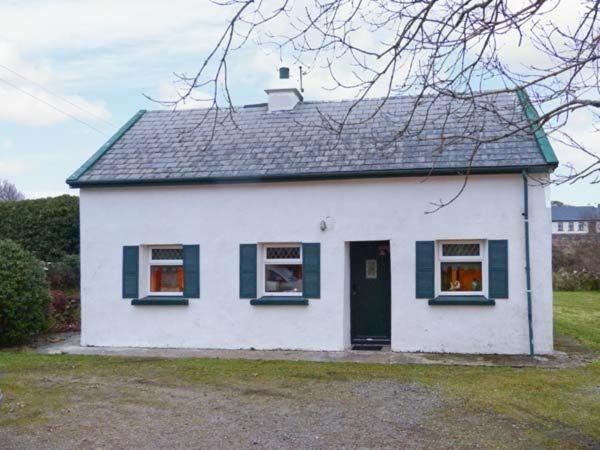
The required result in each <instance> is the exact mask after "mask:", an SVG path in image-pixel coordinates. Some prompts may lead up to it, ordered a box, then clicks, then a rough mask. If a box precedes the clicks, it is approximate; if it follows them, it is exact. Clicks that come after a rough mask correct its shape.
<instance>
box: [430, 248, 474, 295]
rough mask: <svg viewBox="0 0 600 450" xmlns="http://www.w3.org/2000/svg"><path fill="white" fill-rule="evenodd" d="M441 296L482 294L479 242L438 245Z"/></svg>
mask: <svg viewBox="0 0 600 450" xmlns="http://www.w3.org/2000/svg"><path fill="white" fill-rule="evenodd" d="M438 254H439V264H440V278H439V280H440V281H439V282H440V291H441V293H442V294H453V293H461V294H464V293H465V292H467V293H477V294H481V293H482V292H483V283H484V280H483V273H484V271H483V262H484V257H483V246H482V243H481V242H461V243H449V242H441V243H440V244H439V250H438Z"/></svg>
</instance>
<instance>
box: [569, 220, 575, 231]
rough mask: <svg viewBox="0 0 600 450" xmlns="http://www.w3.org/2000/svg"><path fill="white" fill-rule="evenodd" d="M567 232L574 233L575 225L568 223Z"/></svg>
mask: <svg viewBox="0 0 600 450" xmlns="http://www.w3.org/2000/svg"><path fill="white" fill-rule="evenodd" d="M569 231H575V223H574V222H569Z"/></svg>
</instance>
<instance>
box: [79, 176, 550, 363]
mask: <svg viewBox="0 0 600 450" xmlns="http://www.w3.org/2000/svg"><path fill="white" fill-rule="evenodd" d="M462 181H463V179H462V178H460V177H431V178H429V179H427V180H426V181H425V182H423V179H421V178H394V179H377V180H352V181H323V182H312V181H311V182H300V183H262V184H238V185H220V186H186V187H183V186H182V187H144V188H94V189H92V188H86V189H82V190H81V258H82V259H81V264H82V343H83V344H84V345H97V346H142V347H197V348H250V347H254V348H257V349H267V348H286V349H310V350H343V349H345V348H348V347H349V346H350V332H349V310H350V305H349V289H348V284H349V274H348V254H349V252H348V242H350V241H364V240H390V249H391V275H392V349H393V350H397V351H442V352H462V353H526V352H527V351H528V335H527V304H526V292H525V270H524V266H525V260H524V250H525V247H524V231H523V217H522V205H523V186H522V179H521V177H520V176H517V175H488V176H473V177H471V178H470V180H469V183H468V185H467V189H466V190H465V192H464V193H463V194H462V195H461V196H460V197H459V198H458V200H457V201H456V202H454V203H453V204H452V205H450V206H448V207H446V208H443V209H442V210H440V211H438V212H437V213H435V214H425V211H427V210H429V209H430V208H431V205H430V203H431V202H435V201H437V200H438V199H440V198H445V199H447V198H449V197H451V196H452V195H453V194H454V193H455V192H456V191H457V189H459V188H460V185H461V184H462ZM530 209H531V210H530V223H531V252H532V253H531V255H532V282H533V303H534V325H535V344H536V352H540V353H543V352H549V351H551V350H552V290H551V223H550V210H549V208H548V207H547V205H546V199H545V195H544V190H543V188H540V187H536V186H532V187H530ZM323 219H326V220H327V223H328V229H327V230H326V231H324V232H323V231H321V230H320V227H319V223H320V221H321V220H323ZM442 239H508V241H509V294H510V298H509V299H498V300H497V301H496V305H495V306H429V305H428V303H427V300H426V299H416V298H415V241H417V240H442ZM260 242H320V243H321V298H320V299H311V300H310V304H309V305H308V306H251V305H250V304H249V301H248V300H241V299H240V298H239V274H238V268H239V244H240V243H260ZM148 244H200V246H201V262H200V273H201V298H200V299H199V300H190V304H189V305H188V306H132V305H131V303H130V301H129V300H124V299H122V298H121V270H122V261H121V257H122V246H123V245H148ZM142 288H143V286H142ZM140 294H143V290H142V291H141V292H140Z"/></svg>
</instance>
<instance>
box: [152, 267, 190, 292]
mask: <svg viewBox="0 0 600 450" xmlns="http://www.w3.org/2000/svg"><path fill="white" fill-rule="evenodd" d="M150 291H151V292H183V266H151V267H150Z"/></svg>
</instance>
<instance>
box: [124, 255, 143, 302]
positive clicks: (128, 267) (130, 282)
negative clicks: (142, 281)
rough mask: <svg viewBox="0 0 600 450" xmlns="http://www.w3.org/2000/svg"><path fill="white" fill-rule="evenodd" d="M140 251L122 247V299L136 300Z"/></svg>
mask: <svg viewBox="0 0 600 450" xmlns="http://www.w3.org/2000/svg"><path fill="white" fill-rule="evenodd" d="M139 267H140V249H139V247H137V246H133V245H128V246H125V247H123V298H137V297H138V296H139V295H138V288H139V281H138V280H139V278H138V277H139Z"/></svg>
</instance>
